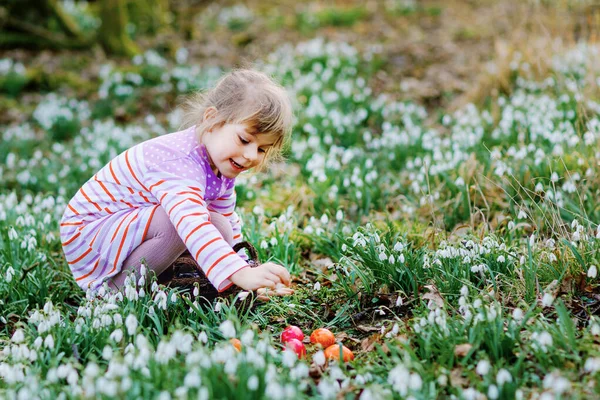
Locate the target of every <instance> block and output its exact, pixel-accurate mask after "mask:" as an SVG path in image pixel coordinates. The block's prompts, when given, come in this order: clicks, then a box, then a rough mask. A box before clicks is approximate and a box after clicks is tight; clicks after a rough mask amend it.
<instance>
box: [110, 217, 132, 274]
mask: <svg viewBox="0 0 600 400" xmlns="http://www.w3.org/2000/svg"><path fill="white" fill-rule="evenodd" d="M137 217H138V216H137V214H136V215H135V216H134V217H133V218H132V219H131V221H129V223H128V224H127V228H125V232H124V233H123V238H122V239H121V243H120V244H119V251H117V255H116V256H115V261H114V262H113V269H111V270H110V272H109V273H108V274H109V275H110V274H112V273H113V272H114V270H115V269H116V268H117V260H118V259H119V256H120V255H121V250H123V244H125V238H126V237H127V231H128V230H129V227H130V226H131V224H132V223H133V221H135V220H136V219H137Z"/></svg>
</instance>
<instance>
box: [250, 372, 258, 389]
mask: <svg viewBox="0 0 600 400" xmlns="http://www.w3.org/2000/svg"><path fill="white" fill-rule="evenodd" d="M258 384H259V381H258V377H257V376H256V375H252V376H251V377H250V378H248V389H250V390H252V391H255V390H256V389H258Z"/></svg>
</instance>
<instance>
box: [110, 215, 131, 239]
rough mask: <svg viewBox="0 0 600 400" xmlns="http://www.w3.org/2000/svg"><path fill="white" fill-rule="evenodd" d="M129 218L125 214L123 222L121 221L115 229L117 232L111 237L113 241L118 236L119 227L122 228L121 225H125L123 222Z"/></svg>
mask: <svg viewBox="0 0 600 400" xmlns="http://www.w3.org/2000/svg"><path fill="white" fill-rule="evenodd" d="M126 219H127V216H125V217H124V218H123V219H122V220H121V222H119V225H118V226H117V229H115V233H113V236H112V238H110V242H111V243H112V242H113V240H115V236H117V233H118V232H119V229H121V225H123V222H125V220H126Z"/></svg>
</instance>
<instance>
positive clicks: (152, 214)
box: [142, 206, 160, 242]
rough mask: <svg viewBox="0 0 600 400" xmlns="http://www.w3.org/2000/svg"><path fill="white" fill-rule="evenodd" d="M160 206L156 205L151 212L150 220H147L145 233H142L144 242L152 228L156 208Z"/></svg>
mask: <svg viewBox="0 0 600 400" xmlns="http://www.w3.org/2000/svg"><path fill="white" fill-rule="evenodd" d="M158 207H160V206H154V209H153V210H152V212H150V216H149V217H148V222H146V227H145V228H144V233H143V235H142V242H144V240H146V235H147V234H148V229H150V223H151V222H152V217H154V213H155V212H156V209H157V208H158Z"/></svg>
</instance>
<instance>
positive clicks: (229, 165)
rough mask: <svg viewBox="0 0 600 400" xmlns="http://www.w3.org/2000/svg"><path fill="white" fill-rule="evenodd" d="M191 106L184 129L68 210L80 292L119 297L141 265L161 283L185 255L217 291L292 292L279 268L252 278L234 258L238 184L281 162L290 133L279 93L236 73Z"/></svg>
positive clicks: (266, 81) (67, 235)
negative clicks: (105, 291)
mask: <svg viewBox="0 0 600 400" xmlns="http://www.w3.org/2000/svg"><path fill="white" fill-rule="evenodd" d="M187 106H188V107H187V111H188V112H187V115H186V117H185V121H184V126H188V127H187V129H185V130H182V131H180V132H175V133H171V134H168V135H164V136H160V137H157V138H155V139H151V140H148V141H146V142H143V143H141V144H138V145H136V146H134V147H132V148H131V149H129V150H127V151H125V152H124V153H122V154H120V155H119V156H117V157H116V158H115V159H113V160H112V161H110V162H109V163H108V164H107V165H106V166H104V167H103V168H102V169H101V170H100V171H98V173H96V175H94V176H93V177H92V178H91V179H90V180H89V181H88V182H86V183H85V184H84V185H83V187H82V188H81V189H79V191H78V192H77V194H75V196H74V197H73V199H71V201H70V202H69V204H68V206H67V209H66V211H65V213H64V215H63V217H62V220H61V223H60V236H61V240H62V246H63V250H64V253H65V256H66V259H67V262H68V264H69V266H70V268H71V272H72V273H73V276H74V277H75V280H76V282H77V284H78V285H79V286H80V287H81V288H82V289H84V290H87V289H96V288H98V287H99V286H100V285H102V283H104V282H107V283H108V285H109V286H110V287H111V288H113V289H119V288H120V287H122V286H123V283H124V280H125V278H126V276H127V271H128V270H129V269H130V268H131V267H133V268H134V270H135V271H136V274H138V276H139V273H140V269H141V265H140V260H141V259H145V260H146V263H147V265H148V266H149V268H150V269H152V270H153V271H154V272H155V273H156V275H160V274H161V273H162V272H163V271H164V270H165V269H167V267H169V266H170V265H171V264H172V263H173V262H174V261H175V259H177V257H178V256H179V255H180V254H181V253H182V252H184V251H185V250H186V248H187V249H188V250H189V251H190V253H191V254H192V256H193V257H194V259H195V260H196V261H197V263H198V265H199V266H200V267H201V268H202V270H203V271H204V273H205V275H206V276H207V278H208V279H209V280H210V282H211V283H212V284H213V285H214V286H215V287H216V288H217V289H218V290H219V291H224V290H226V289H227V288H228V287H230V286H231V285H233V284H235V285H237V286H239V287H241V288H242V289H245V290H257V289H259V288H281V287H282V286H287V285H289V282H290V275H289V273H288V271H287V270H286V269H285V268H284V267H282V266H280V265H277V264H274V263H265V264H262V265H260V266H258V267H256V268H248V267H249V265H248V263H247V262H246V261H247V257H246V256H245V255H238V254H237V253H235V252H234V251H233V250H232V246H233V245H234V244H235V243H237V242H240V241H241V240H242V236H241V227H240V219H239V217H238V215H237V214H236V212H235V211H234V207H235V200H236V197H235V189H234V185H235V178H236V177H237V176H238V175H239V174H240V173H241V172H243V171H247V170H250V169H252V168H257V167H258V168H260V167H263V166H264V165H265V164H266V162H267V161H268V160H271V159H273V158H274V157H276V156H278V155H279V152H280V150H281V148H282V146H283V143H284V142H285V140H286V139H287V138H288V137H289V133H290V131H291V124H292V109H291V105H290V101H289V98H288V96H287V94H286V92H285V90H284V89H283V88H282V87H281V86H279V85H277V84H276V83H275V82H273V81H272V80H271V79H270V78H269V77H267V76H266V75H264V74H262V73H260V72H256V71H252V70H237V71H233V72H231V73H229V74H227V75H226V76H224V77H223V78H222V79H221V80H220V81H219V82H218V83H217V85H216V87H215V88H214V89H212V90H211V91H209V92H208V93H206V94H198V95H197V96H196V97H195V98H194V99H193V100H190V101H189V102H188V103H187Z"/></svg>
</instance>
